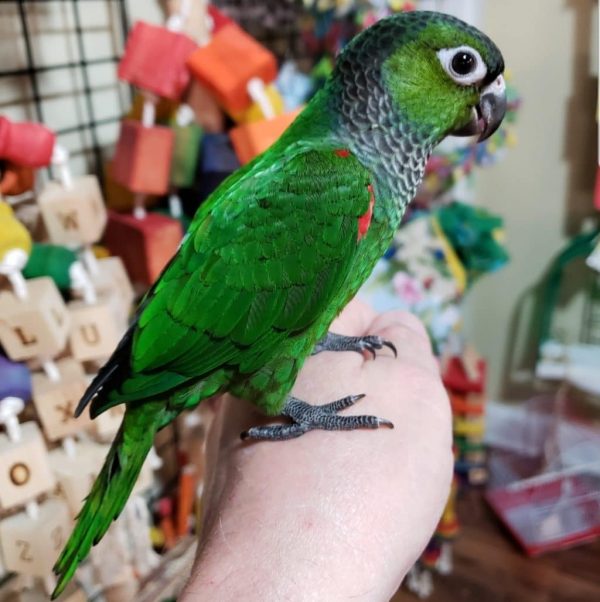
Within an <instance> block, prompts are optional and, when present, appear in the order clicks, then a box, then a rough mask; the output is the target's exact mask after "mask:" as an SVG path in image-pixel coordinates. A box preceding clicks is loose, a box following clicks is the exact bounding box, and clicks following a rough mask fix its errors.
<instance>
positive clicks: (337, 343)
mask: <svg viewBox="0 0 600 602" xmlns="http://www.w3.org/2000/svg"><path fill="white" fill-rule="evenodd" d="M384 347H387V348H388V349H391V350H392V352H393V353H394V357H398V352H397V351H396V347H395V345H394V343H392V342H391V341H386V340H385V339H382V338H381V337H378V336H375V335H372V336H365V337H347V336H344V335H343V334H335V333H333V332H328V333H327V334H326V335H325V337H324V338H323V339H321V340H320V341H319V342H318V343H317V345H316V346H315V348H314V351H313V352H312V355H316V354H317V353H321V351H356V352H357V353H362V352H363V351H368V352H369V353H371V354H372V355H373V359H375V358H376V357H377V353H376V352H377V351H379V350H380V349H383V348H384Z"/></svg>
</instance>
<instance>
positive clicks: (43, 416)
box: [32, 358, 92, 441]
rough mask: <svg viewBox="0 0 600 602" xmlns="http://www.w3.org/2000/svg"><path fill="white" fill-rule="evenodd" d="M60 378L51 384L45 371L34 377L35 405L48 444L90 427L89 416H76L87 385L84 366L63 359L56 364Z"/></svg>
mask: <svg viewBox="0 0 600 602" xmlns="http://www.w3.org/2000/svg"><path fill="white" fill-rule="evenodd" d="M56 366H57V368H58V370H59V372H60V376H61V379H60V380H59V381H51V380H50V379H49V378H48V377H47V376H46V375H45V374H44V373H43V372H37V373H34V374H33V375H32V381H33V403H34V405H35V409H36V411H37V414H38V416H39V418H40V420H41V422H42V427H43V429H44V433H45V434H46V437H47V438H48V440H49V441H58V440H60V439H63V438H64V437H69V436H71V435H75V434H76V433H79V432H81V431H83V430H86V429H89V428H90V427H91V423H92V421H91V420H90V418H89V414H88V413H87V412H84V414H82V415H81V416H80V417H79V418H75V416H74V415H73V413H74V412H75V408H76V407H77V404H78V403H79V400H80V399H81V397H82V395H83V393H84V392H85V390H86V389H87V386H88V378H87V376H86V375H85V373H84V371H83V367H82V366H81V364H79V363H78V362H76V361H75V360H73V359H70V358H68V359H64V360H61V361H59V362H57V364H56Z"/></svg>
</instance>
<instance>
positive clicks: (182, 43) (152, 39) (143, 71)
mask: <svg viewBox="0 0 600 602" xmlns="http://www.w3.org/2000/svg"><path fill="white" fill-rule="evenodd" d="M195 49H196V43H195V42H194V41H193V40H191V39H190V38H188V36H186V35H185V34H182V33H177V32H174V31H169V30H168V29H166V28H165V27H158V26H156V25H150V24H149V23H144V22H143V21H138V22H137V23H136V24H135V25H134V26H133V29H132V30H131V33H130V34H129V37H128V38H127V45H126V46H125V53H124V54H123V58H122V59H121V62H120V63H119V79H122V80H125V81H127V82H129V83H130V84H133V85H134V86H138V87H139V88H142V89H144V90H149V91H150V92H154V93H155V94H157V95H158V96H163V97H165V98H170V99H172V100H177V99H178V98H179V97H180V96H181V93H182V92H183V90H184V89H185V88H186V86H187V85H188V83H189V78H190V75H189V71H188V70H187V68H186V65H185V62H186V59H187V58H188V56H189V55H190V54H191V53H192V52H194V50H195Z"/></svg>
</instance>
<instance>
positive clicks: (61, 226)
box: [38, 176, 106, 245]
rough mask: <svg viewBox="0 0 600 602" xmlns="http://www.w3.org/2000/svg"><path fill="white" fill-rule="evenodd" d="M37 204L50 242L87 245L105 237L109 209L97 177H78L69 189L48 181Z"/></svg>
mask: <svg viewBox="0 0 600 602" xmlns="http://www.w3.org/2000/svg"><path fill="white" fill-rule="evenodd" d="M38 204H39V206H40V210H41V212H42V217H43V218H44V223H45V225H46V230H47V231H48V236H49V238H50V241H51V242H53V243H55V244H58V245H85V244H92V243H95V242H98V240H100V238H101V237H102V232H104V227H105V226H106V208H105V206H104V201H103V200H102V193H101V192H100V187H99V185H98V180H97V179H96V177H95V176H83V177H81V178H76V179H75V180H74V181H73V186H71V187H69V188H65V187H64V186H62V185H61V184H59V183H57V182H49V183H48V184H47V185H46V187H45V188H44V190H42V192H41V194H40V195H39V197H38Z"/></svg>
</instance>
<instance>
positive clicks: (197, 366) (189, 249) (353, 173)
mask: <svg viewBox="0 0 600 602" xmlns="http://www.w3.org/2000/svg"><path fill="white" fill-rule="evenodd" d="M265 157H266V155H265ZM265 163H266V161H264V160H263V161H260V160H259V161H257V162H255V163H253V164H252V165H251V167H250V168H249V169H247V170H245V171H244V172H243V173H242V174H240V175H236V176H234V177H233V179H232V180H230V181H227V182H226V183H225V186H224V187H221V188H220V189H218V191H217V194H216V195H215V196H213V197H212V198H211V199H210V200H209V201H208V203H207V204H205V205H204V206H202V207H201V209H200V210H199V212H198V214H197V215H196V217H195V219H194V222H193V223H192V225H191V227H190V231H189V233H188V235H187V236H186V239H185V241H184V242H183V244H182V246H181V248H180V250H179V251H178V253H177V255H176V256H175V257H174V258H173V260H172V261H171V263H170V264H169V266H168V267H167V269H166V270H165V271H164V273H163V274H162V276H161V278H160V280H159V281H158V282H157V283H156V285H155V286H154V288H153V289H152V290H151V291H150V293H149V294H148V296H147V297H146V299H145V301H144V304H143V306H142V308H141V310H140V312H139V314H138V319H137V323H136V324H135V325H134V326H133V328H132V329H131V331H130V334H129V336H130V339H131V340H130V344H129V345H123V349H124V350H125V351H126V352H127V351H128V352H129V369H128V371H127V376H126V377H125V378H119V379H118V381H120V382H118V383H117V382H115V383H114V384H113V383H111V382H110V379H109V380H108V381H107V382H105V383H104V384H103V386H104V390H105V391H106V393H107V394H108V396H106V395H102V396H99V397H98V398H97V399H96V400H94V404H93V405H92V414H93V415H96V414H98V413H100V412H101V411H103V410H104V409H106V408H108V407H110V406H112V405H114V404H115V403H116V402H124V401H139V400H143V399H147V398H155V397H156V396H159V395H162V394H164V393H166V392H168V391H171V390H173V389H174V388H176V387H179V386H181V385H184V384H191V383H192V382H196V381H198V380H201V379H203V378H205V377H207V376H208V375H210V374H211V373H212V372H214V371H215V370H217V369H219V368H222V367H230V368H234V369H235V370H236V371H237V372H239V373H242V374H243V373H251V372H253V371H255V370H257V369H258V368H260V367H261V365H263V364H264V363H265V361H266V360H267V359H268V358H269V357H272V355H273V354H275V353H276V352H277V343H278V342H279V341H281V340H282V339H285V338H287V337H289V336H290V335H292V334H297V333H301V332H302V331H303V330H305V329H306V328H308V327H309V326H310V325H311V324H312V323H313V322H314V321H315V320H316V319H317V318H318V317H319V316H320V315H321V314H322V313H323V311H325V309H326V308H327V307H328V305H329V303H330V301H331V299H332V297H333V296H334V295H335V293H336V292H337V291H338V290H339V287H340V286H341V285H342V283H343V280H344V279H345V277H346V275H347V272H348V270H349V267H350V265H351V262H352V260H353V258H354V255H355V252H356V250H357V248H358V243H357V234H358V217H359V216H361V215H363V214H364V213H365V212H366V211H367V209H368V206H369V192H368V185H369V182H370V178H369V174H368V172H367V171H366V170H365V169H364V168H363V167H362V166H361V165H360V164H359V162H358V161H357V160H356V159H354V158H353V157H352V156H345V154H343V153H342V154H341V156H340V154H339V153H336V152H335V151H334V149H330V150H329V149H328V150H305V151H302V152H298V153H296V154H294V155H292V156H289V157H286V158H283V159H280V160H279V161H277V162H274V163H271V164H269V165H265ZM115 355H116V354H115ZM123 359H124V358H122V357H121V359H120V361H121V362H123ZM111 361H112V360H111ZM104 370H107V371H108V370H110V361H109V363H108V364H107V366H106V367H105V368H104ZM115 372H119V371H115ZM107 385H108V387H107ZM111 385H112V386H111ZM115 385H117V386H115ZM107 389H108V390H107ZM101 397H103V398H105V400H106V401H104V402H103V401H102V400H101V399H100V398H101ZM94 406H95V407H94Z"/></svg>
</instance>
